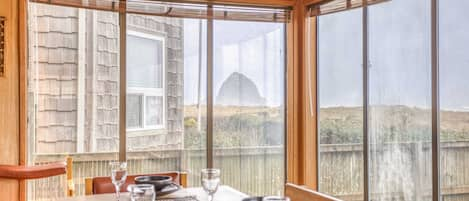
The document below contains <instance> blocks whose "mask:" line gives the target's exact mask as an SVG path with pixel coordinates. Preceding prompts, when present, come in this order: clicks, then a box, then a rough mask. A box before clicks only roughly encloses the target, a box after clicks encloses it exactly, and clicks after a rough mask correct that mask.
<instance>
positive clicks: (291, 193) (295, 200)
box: [285, 183, 341, 201]
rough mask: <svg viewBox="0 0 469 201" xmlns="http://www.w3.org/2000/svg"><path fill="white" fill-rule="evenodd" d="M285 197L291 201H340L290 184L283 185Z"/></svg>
mask: <svg viewBox="0 0 469 201" xmlns="http://www.w3.org/2000/svg"><path fill="white" fill-rule="evenodd" d="M285 195H286V196H288V197H290V200H291V201H341V200H339V199H337V198H334V197H331V196H329V195H326V194H322V193H319V192H316V191H313V190H310V189H307V188H306V187H303V186H298V185H295V184H290V183H287V184H285Z"/></svg>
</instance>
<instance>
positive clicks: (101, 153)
mask: <svg viewBox="0 0 469 201" xmlns="http://www.w3.org/2000/svg"><path fill="white" fill-rule="evenodd" d="M48 3H51V2H48ZM63 3H67V2H63ZM151 4H152V5H157V4H158V3H157V2H153V1H152V3H151ZM28 6H29V9H28V37H29V38H28V39H29V40H28V43H29V44H28V48H29V49H28V51H29V60H28V64H29V66H28V79H27V82H28V103H27V104H28V108H27V110H28V119H29V121H28V148H27V150H28V162H29V164H31V165H33V164H44V163H51V162H56V161H64V160H65V158H66V157H70V158H72V159H73V181H74V184H75V186H74V188H75V195H83V194H84V193H85V180H84V179H85V178H88V177H96V176H109V175H110V172H109V169H108V164H109V162H110V161H116V160H126V161H127V163H128V171H129V174H150V173H158V172H166V171H184V172H187V173H188V178H187V179H188V180H187V181H188V185H189V186H199V185H200V170H201V169H202V168H206V167H209V166H212V165H213V166H215V167H218V168H220V169H221V171H222V183H223V184H226V185H230V186H232V187H234V188H236V189H238V190H240V191H242V192H245V193H248V194H252V195H275V194H277V195H280V194H282V193H283V183H284V178H285V168H284V165H285V157H284V154H285V153H284V146H285V141H284V138H285V129H284V128H285V103H284V99H285V91H284V88H285V77H286V75H285V63H286V62H285V49H284V47H285V41H284V37H285V23H284V21H282V20H278V19H277V17H278V16H281V15H280V14H279V13H278V11H276V12H277V13H272V16H274V18H270V17H267V18H266V17H265V16H263V15H265V14H266V13H267V14H268V12H266V9H263V10H262V11H263V12H259V13H261V14H256V13H248V14H249V15H244V16H243V15H241V14H239V11H240V10H243V9H242V8H237V9H233V11H226V12H224V15H227V16H229V17H236V16H238V17H239V18H240V20H243V19H249V18H246V17H256V15H260V17H258V19H261V20H269V22H251V21H249V22H248V21H246V22H245V21H242V22H241V21H229V22H228V21H224V20H223V19H219V20H215V19H211V18H210V19H209V18H208V17H207V18H206V19H204V17H203V16H202V17H201V16H198V18H185V17H181V16H180V15H179V14H178V13H176V14H177V17H171V14H172V13H171V12H167V14H168V16H155V15H152V13H151V12H150V13H149V14H148V15H145V14H142V13H138V14H133V13H117V12H114V11H115V10H112V7H110V9H109V11H105V10H106V9H102V8H103V7H105V6H106V4H105V3H103V4H102V5H101V6H103V7H100V10H93V9H84V8H75V7H63V6H56V5H48V4H42V3H34V2H30V3H29V4H28ZM87 6H90V5H88V4H87ZM163 6H166V4H165V5H163ZM187 6H190V4H187V5H184V6H181V7H177V9H174V10H175V12H176V11H178V12H179V11H181V10H178V9H182V8H183V7H187ZM194 7H196V8H197V9H201V8H203V6H200V5H199V6H194ZM135 8H141V7H135ZM145 8H147V7H145ZM152 8H154V7H148V9H152ZM220 9H221V10H223V9H224V8H222V7H220V8H218V9H217V12H219V10H220ZM245 10H246V9H245ZM254 10H255V8H252V9H247V11H248V12H254ZM267 10H269V9H267ZM157 11H158V10H156V11H155V12H157ZM201 11H203V10H201ZM230 12H234V13H235V14H236V15H235V14H232V13H230ZM245 12H246V11H245ZM272 12H273V11H272ZM200 13H203V12H200ZM189 14H190V13H189ZM252 14H254V15H252ZM227 16H225V17H227ZM192 17H194V16H192ZM218 17H220V16H218ZM199 18H202V19H199ZM122 19H125V23H122V21H121V20H122ZM270 19H272V20H270ZM274 19H276V21H278V22H273V21H274ZM255 21H258V20H255ZM209 22H210V23H209ZM124 25H125V26H124ZM213 25H214V26H213ZM244 25H249V26H244ZM209 33H210V34H209ZM209 44H212V46H211V47H210V46H209ZM123 48H125V49H123ZM209 66H210V68H209ZM123 69H125V70H123ZM209 73H210V74H211V75H212V77H209V76H208V74H209ZM123 78H125V80H121V79H123ZM209 79H213V80H211V81H212V82H209ZM124 83H125V84H124ZM209 89H210V90H209ZM210 91H211V92H210ZM209 92H210V93H209ZM122 97H125V98H123V99H121V98H122ZM120 100H125V104H123V103H122V102H120ZM209 101H213V102H214V103H215V104H208V103H209ZM213 102H212V103H213ZM123 107H125V112H123V111H122V110H123V109H124V108H123ZM209 109H213V112H211V113H209V112H208V111H210V110H209ZM120 115H122V116H120ZM209 117H212V118H209ZM124 123H125V128H123V126H122V124H124ZM241 125H243V126H241ZM209 137H213V139H214V141H213V142H210V143H209V141H208V138H209ZM252 139H256V140H252ZM123 144H124V146H125V147H122V146H123ZM208 150H211V152H208ZM209 156H213V160H209ZM267 167H272V168H267ZM246 172H251V173H252V174H251V176H249V177H246V176H245V173H246ZM240 178H243V179H242V180H241V179H240ZM65 181H66V178H65V177H64V176H57V177H52V178H48V179H39V180H34V181H30V182H29V184H28V194H27V196H28V200H49V199H60V198H61V197H64V196H65V193H64V192H65V188H66V187H67V185H64V183H65ZM246 183H249V184H252V185H245V184H246ZM260 186H263V187H262V188H260Z"/></svg>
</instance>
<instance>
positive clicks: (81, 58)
mask: <svg viewBox="0 0 469 201" xmlns="http://www.w3.org/2000/svg"><path fill="white" fill-rule="evenodd" d="M31 6H32V9H31V11H30V15H32V16H31V17H30V18H29V19H30V21H29V29H30V36H29V37H30V38H29V43H30V45H29V47H30V52H29V53H30V55H29V56H30V57H31V59H30V64H29V66H30V67H29V68H30V69H29V70H28V72H29V76H30V78H29V80H30V82H29V92H30V93H29V98H30V100H31V101H29V103H30V105H29V108H30V110H29V113H30V118H29V125H30V127H29V131H30V135H32V138H31V139H33V141H35V150H31V151H33V152H35V153H63V152H69V153H75V152H77V151H78V150H79V148H78V147H77V146H78V141H77V132H78V130H79V129H78V127H77V124H78V121H79V119H78V118H77V116H78V115H79V114H78V113H80V112H79V111H78V108H79V107H78V102H79V101H78V99H79V98H80V97H81V98H82V99H83V102H84V104H83V105H82V106H80V108H82V110H84V113H83V115H84V122H82V123H81V124H78V125H81V127H82V128H83V132H82V134H81V135H83V136H84V137H83V142H82V144H83V145H82V146H83V147H82V148H81V149H82V151H83V152H107V151H117V150H118V144H119V143H118V135H119V130H118V122H119V119H118V117H119V21H118V15H117V13H109V12H102V11H89V10H81V11H80V10H78V9H75V8H66V7H55V6H48V5H41V4H32V5H31ZM80 12H81V13H80ZM80 24H81V27H80ZM127 25H128V30H132V31H138V32H143V33H146V34H156V35H158V36H163V37H164V38H165V39H166V40H165V41H166V47H165V49H166V55H167V57H166V68H165V69H166V72H165V76H166V77H165V79H166V86H165V88H166V91H165V93H166V96H165V98H166V107H165V108H166V122H165V123H166V125H165V129H164V130H161V129H160V130H145V131H133V132H128V134H127V136H128V140H127V147H128V149H129V150H150V149H151V150H160V149H180V148H182V146H183V144H182V143H183V71H184V63H183V62H184V60H183V21H182V20H181V19H169V18H168V19H167V18H158V17H151V16H134V15H128V18H127ZM80 28H81V30H80ZM79 33H82V34H81V35H79ZM79 36H81V37H79ZM80 38H81V39H80ZM80 44H81V46H80ZM80 47H82V48H84V49H81V50H82V51H81V52H80ZM79 66H83V67H84V69H85V70H84V83H82V86H84V92H83V93H80V92H79V87H78V86H79V76H78V73H79V71H78V67H79Z"/></svg>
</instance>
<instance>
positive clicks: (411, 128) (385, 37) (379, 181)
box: [311, 0, 469, 201]
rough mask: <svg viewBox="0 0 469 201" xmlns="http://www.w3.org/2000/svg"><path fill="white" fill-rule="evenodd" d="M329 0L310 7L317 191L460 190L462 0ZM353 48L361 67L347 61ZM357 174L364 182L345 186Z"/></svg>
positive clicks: (466, 40)
mask: <svg viewBox="0 0 469 201" xmlns="http://www.w3.org/2000/svg"><path fill="white" fill-rule="evenodd" d="M328 5H329V6H323V7H321V9H323V10H324V12H325V11H327V9H330V10H329V11H331V12H327V13H328V14H324V15H320V14H319V15H318V16H317V20H318V27H317V28H318V29H317V42H318V43H317V44H318V47H317V49H318V61H317V70H318V90H319V93H318V102H319V105H318V110H319V116H318V122H319V124H318V130H319V145H320V146H319V151H318V154H319V157H318V158H319V161H318V162H319V164H320V166H319V189H320V191H322V192H325V193H330V194H332V195H334V196H336V197H339V198H341V199H343V200H397V201H414V200H445V201H446V200H450V201H452V200H455V201H456V200H467V199H468V198H469V197H468V196H467V195H468V194H469V190H468V189H467V185H468V182H467V181H468V180H467V178H468V176H469V175H468V174H467V171H466V170H467V169H468V165H467V164H468V162H467V159H466V158H468V157H467V156H468V154H469V149H468V147H469V146H468V145H467V143H468V136H469V135H468V132H467V130H468V127H467V122H466V119H467V118H468V117H469V115H468V107H467V105H468V103H469V102H468V100H469V99H468V97H467V95H466V93H463V91H467V90H468V89H467V86H469V83H468V81H467V80H468V79H466V78H465V77H466V76H465V75H466V74H467V73H468V71H467V69H468V68H467V66H468V65H469V61H468V59H467V57H466V56H463V55H465V53H466V52H467V51H469V49H468V48H467V46H468V45H469V35H468V33H469V28H468V27H469V26H468V24H467V22H466V21H464V20H462V19H465V18H467V16H468V15H467V14H466V13H467V12H465V10H467V9H468V8H469V3H468V2H467V1H463V0H460V1H444V0H392V1H381V2H379V4H375V2H373V1H369V4H368V5H367V6H365V7H364V8H360V10H359V11H356V9H355V10H350V9H351V8H350V6H347V5H346V4H345V2H344V1H332V3H331V4H328ZM331 5H334V6H336V7H334V6H331ZM355 6H357V5H355ZM352 7H353V4H352ZM357 7H360V6H357ZM332 8H337V9H338V8H340V9H339V10H344V11H340V12H334V11H337V10H333V9H332ZM354 12H355V13H356V15H357V16H359V17H356V16H352V14H351V13H354ZM316 14H317V13H316ZM360 14H361V15H360ZM344 16H347V17H344ZM356 18H361V19H360V20H357V19H356ZM326 22H327V23H326ZM357 30H359V31H357ZM360 31H363V32H360ZM311 35H314V34H311ZM331 38H332V39H331ZM361 39H362V40H361ZM354 43H356V44H355V45H350V44H354ZM353 48H355V49H354V50H355V51H350V49H353ZM331 55H333V56H331ZM354 58H357V59H359V65H360V64H361V65H362V66H363V67H364V68H362V69H360V68H354V69H355V70H350V69H351V68H352V67H353V66H356V65H357V63H358V62H356V60H354ZM361 70H362V72H358V71H361ZM350 80H353V82H352V81H350ZM353 94H356V95H357V97H355V96H353ZM353 97H355V98H356V99H360V98H361V100H363V103H364V104H363V107H362V109H361V110H359V109H357V108H356V107H357V105H359V104H355V106H354V105H353V104H351V103H353V101H356V102H358V103H360V100H356V99H354V98H353ZM360 113H361V114H360ZM351 114H355V115H351ZM360 115H361V116H360ZM360 125H363V127H362V130H359V129H357V128H360ZM362 142H367V143H362ZM329 147H334V148H333V149H330V148H329ZM348 147H354V149H350V148H348ZM361 152H362V153H363V156H364V157H365V158H364V160H362V158H360V157H357V153H361ZM333 156H335V157H333ZM358 156H361V155H360V154H359V155H358ZM324 164H326V165H324ZM360 168H362V169H360ZM352 175H354V176H352ZM361 175H364V176H365V177H363V178H362V177H361ZM349 178H354V179H355V180H354V181H353V182H347V181H348V180H349ZM361 182H362V183H363V184H364V185H363V186H364V189H363V191H357V190H356V188H352V187H354V186H355V185H356V184H359V183H361ZM360 190H361V189H360ZM362 192H363V193H365V194H364V195H365V196H361V194H360V193H362Z"/></svg>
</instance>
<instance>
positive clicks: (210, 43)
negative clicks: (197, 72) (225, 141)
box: [206, 5, 213, 168]
mask: <svg viewBox="0 0 469 201" xmlns="http://www.w3.org/2000/svg"><path fill="white" fill-rule="evenodd" d="M207 9H208V15H212V14H213V7H212V6H211V5H208V8H207ZM206 143H207V168H213V19H212V18H209V19H207V141H206Z"/></svg>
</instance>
